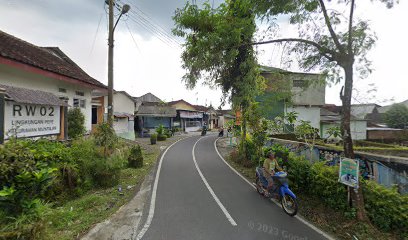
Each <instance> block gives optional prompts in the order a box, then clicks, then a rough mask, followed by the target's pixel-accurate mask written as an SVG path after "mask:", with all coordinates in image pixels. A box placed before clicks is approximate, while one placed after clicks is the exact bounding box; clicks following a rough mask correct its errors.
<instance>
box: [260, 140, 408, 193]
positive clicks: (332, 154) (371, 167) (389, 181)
mask: <svg viewBox="0 0 408 240" xmlns="http://www.w3.org/2000/svg"><path fill="white" fill-rule="evenodd" d="M273 144H280V145H283V146H285V147H286V148H288V149H289V150H290V151H291V152H294V153H296V154H298V155H302V156H305V158H306V159H308V160H309V161H311V162H316V161H327V164H328V165H330V166H334V165H337V164H339V162H340V157H342V155H343V153H342V151H338V150H334V149H330V148H328V147H323V146H314V147H313V148H312V149H310V148H309V147H308V146H307V145H306V144H304V143H301V142H296V141H289V140H283V139H277V138H273V139H271V140H270V142H268V144H267V145H268V146H271V145H273ZM355 155H356V159H357V160H359V163H360V173H361V175H362V177H363V178H365V179H372V180H375V181H376V182H378V183H379V184H381V185H383V186H386V187H392V186H395V185H396V186H398V190H399V192H400V193H402V194H406V193H408V174H407V172H408V159H405V158H399V157H395V158H393V157H388V156H381V155H376V154H368V153H360V152H357V153H356V154H355Z"/></svg>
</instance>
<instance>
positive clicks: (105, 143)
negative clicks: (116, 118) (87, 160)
mask: <svg viewBox="0 0 408 240" xmlns="http://www.w3.org/2000/svg"><path fill="white" fill-rule="evenodd" d="M94 137H95V142H96V144H97V145H98V146H100V147H103V153H104V156H105V157H107V156H108V155H109V154H110V153H112V151H113V149H114V148H115V146H116V144H117V143H118V137H117V136H116V133H115V130H113V128H112V127H111V126H110V125H109V123H108V122H103V123H101V124H99V125H98V126H97V128H96V131H95V133H94Z"/></svg>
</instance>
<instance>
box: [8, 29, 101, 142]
mask: <svg viewBox="0 0 408 240" xmlns="http://www.w3.org/2000/svg"><path fill="white" fill-rule="evenodd" d="M0 84H1V85H4V86H6V88H8V89H11V88H9V87H15V88H21V89H27V90H29V91H27V93H28V92H29V93H30V94H34V95H35V94H37V95H41V93H40V92H36V91H41V92H45V93H47V94H48V95H49V97H50V96H51V95H53V96H56V97H57V99H61V100H63V101H65V102H66V104H67V106H69V107H77V108H80V109H81V111H82V113H83V114H84V116H85V128H86V130H87V131H88V132H89V131H91V129H92V92H93V91H100V92H104V91H105V92H106V90H107V87H106V86H105V85H103V84H102V83H100V82H99V81H97V80H96V79H94V78H92V77H90V76H89V75H88V74H87V73H86V72H85V71H83V70H82V69H81V68H80V67H79V66H78V65H77V64H76V63H74V62H73V61H72V60H71V59H70V58H69V57H68V56H67V55H66V54H65V53H64V52H62V51H61V50H60V49H59V48H58V47H39V46H36V45H33V44H31V43H28V42H26V41H24V40H21V39H19V38H16V37H14V36H12V35H9V34H7V33H5V32H2V31H0ZM50 94H51V95H50ZM39 97H40V96H33V98H32V99H38V98H39ZM49 99H55V98H53V97H50V98H49ZM37 103H38V102H37ZM26 104H30V103H26ZM32 104H34V101H33V103H32ZM60 104H61V103H60V102H59V101H54V103H53V102H50V103H49V104H48V106H52V105H54V106H58V105H60ZM40 105H41V104H40ZM28 107H29V106H28ZM40 108H41V107H39V108H38V109H40ZM58 111H59V110H58ZM41 113H44V110H42V112H41ZM60 114H61V116H62V117H61V119H62V118H63V117H65V114H64V112H60ZM2 115H3V113H2ZM27 117H28V116H27ZM42 117H44V116H42ZM40 118H41V117H39V118H38V119H37V118H35V117H33V116H30V117H29V118H26V119H29V120H35V119H37V120H41V119H40ZM43 120H44V121H45V120H46V119H43ZM50 121H51V120H49V121H47V122H50ZM23 127H25V129H31V130H33V129H34V128H36V127H35V126H30V125H25V126H23ZM49 127H50V128H53V127H55V125H53V126H49ZM36 129H37V131H39V133H38V134H37V135H43V134H46V133H47V131H45V132H43V131H40V130H41V129H48V127H41V129H40V128H36ZM33 131H34V130H33Z"/></svg>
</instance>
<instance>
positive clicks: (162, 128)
mask: <svg viewBox="0 0 408 240" xmlns="http://www.w3.org/2000/svg"><path fill="white" fill-rule="evenodd" d="M156 133H157V135H159V136H160V135H163V134H164V126H163V124H160V125H159V126H158V127H157V128H156Z"/></svg>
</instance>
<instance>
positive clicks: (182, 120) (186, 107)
mask: <svg viewBox="0 0 408 240" xmlns="http://www.w3.org/2000/svg"><path fill="white" fill-rule="evenodd" d="M167 104H168V106H171V107H173V108H175V109H176V110H177V117H176V118H174V126H175V127H179V128H181V129H182V130H183V131H185V132H193V131H198V130H200V128H201V127H202V126H203V123H204V112H202V111H198V110H197V109H196V108H195V107H194V105H192V104H190V103H188V102H186V101H184V100H183V99H180V100H177V101H172V102H168V103H167Z"/></svg>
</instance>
